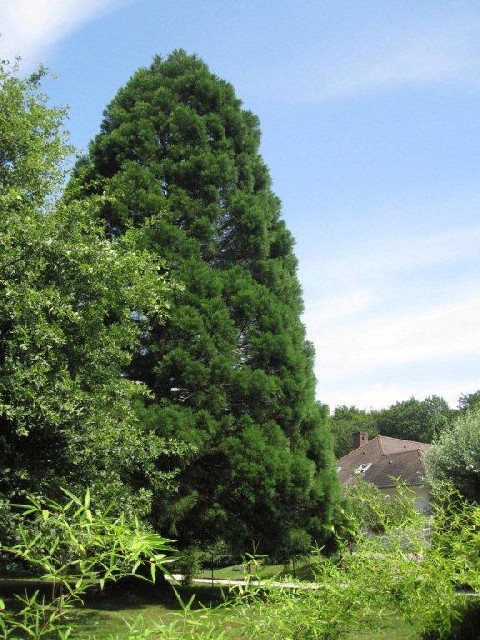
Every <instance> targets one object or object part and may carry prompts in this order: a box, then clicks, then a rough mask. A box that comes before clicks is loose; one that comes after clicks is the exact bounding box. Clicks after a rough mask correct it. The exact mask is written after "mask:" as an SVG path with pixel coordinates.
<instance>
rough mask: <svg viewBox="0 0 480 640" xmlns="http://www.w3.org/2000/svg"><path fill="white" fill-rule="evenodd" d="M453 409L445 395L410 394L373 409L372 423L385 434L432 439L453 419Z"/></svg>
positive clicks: (427, 440)
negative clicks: (388, 405)
mask: <svg viewBox="0 0 480 640" xmlns="http://www.w3.org/2000/svg"><path fill="white" fill-rule="evenodd" d="M453 413H454V412H453V411H452V409H450V407H449V406H448V403H447V401H446V400H444V398H441V397H440V396H429V397H428V398H425V400H417V399H416V398H413V397H412V398H410V399H409V400H403V401H402V402H396V403H395V404H392V405H391V406H390V407H389V408H388V409H381V410H380V411H378V412H376V415H375V423H376V427H377V429H378V431H379V432H380V433H381V434H382V435H384V436H390V437H392V438H402V439H404V440H417V441H418V442H432V440H434V439H435V438H436V437H438V435H439V434H440V433H441V432H442V431H443V429H445V428H446V427H447V426H448V425H449V424H450V423H451V421H452V417H453Z"/></svg>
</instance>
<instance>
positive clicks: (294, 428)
mask: <svg viewBox="0 0 480 640" xmlns="http://www.w3.org/2000/svg"><path fill="white" fill-rule="evenodd" d="M259 143H260V129H259V123H258V120H257V118H256V117H255V116H254V115H253V114H252V113H250V112H249V111H246V110H244V109H242V105H241V101H240V100H239V99H238V98H237V97H236V95H235V92H234V89H233V87H232V86H231V85H230V84H228V83H227V82H225V81H223V80H221V79H219V78H218V77H216V76H215V75H213V74H212V73H211V72H210V71H209V69H208V67H207V66H206V65H205V64H204V63H203V62H202V61H201V60H200V59H198V58H197V57H196V56H190V55H187V54H186V53H185V52H183V51H175V52H174V53H172V54H171V55H170V56H169V57H167V58H166V59H162V58H160V57H156V58H155V59H154V61H153V63H152V65H151V66H150V67H149V68H142V69H140V70H139V71H137V72H136V73H135V74H134V75H133V77H132V78H131V79H130V80H129V82H128V83H127V85H126V86H125V87H123V88H122V89H120V91H119V92H118V94H117V96H116V97H115V98H114V100H113V101H112V102H111V103H110V104H109V106H108V107H107V109H106V111H105V114H104V119H103V122H102V125H101V131H100V133H99V134H98V135H97V136H96V138H95V139H94V140H93V141H92V143H91V145H90V148H89V153H88V155H87V156H86V157H85V158H83V159H82V160H81V161H80V162H79V163H78V165H77V170H76V177H75V179H74V181H73V182H72V183H71V184H70V187H69V193H70V197H76V198H80V197H89V196H90V195H91V194H95V193H96V194H98V193H102V194H104V198H103V200H104V203H105V204H104V208H103V215H104V217H105V219H106V221H107V223H108V228H109V232H110V234H111V236H112V237H115V236H117V235H119V234H122V233H124V232H125V231H126V230H127V229H128V228H129V227H132V226H142V225H144V224H145V223H146V221H148V220H150V218H151V216H156V218H155V221H154V222H151V221H150V223H149V232H148V241H146V242H147V247H148V249H149V250H150V251H152V252H154V253H155V254H158V255H159V256H160V257H162V258H164V259H165V260H166V262H167V264H169V265H170V269H171V271H172V272H173V275H174V277H175V280H176V281H177V282H179V283H180V284H181V285H182V287H183V288H182V290H178V289H177V290H175V293H174V295H173V296H172V299H171V301H170V302H171V308H170V316H171V317H170V320H168V321H167V323H166V324H163V325H158V326H155V325H153V328H152V329H151V331H150V332H149V333H148V334H145V344H144V347H143V348H142V350H141V352H140V353H139V354H138V357H137V359H136V361H135V364H134V365H133V366H132V368H131V369H130V371H129V375H130V376H131V377H132V378H134V379H138V380H141V381H143V382H145V383H146V384H147V385H148V386H149V388H150V389H151V391H152V394H153V400H152V401H151V402H150V403H149V404H148V405H147V406H145V407H143V408H142V409H141V410H140V413H141V418H142V420H144V421H145V422H147V423H149V424H150V426H152V427H154V428H156V429H157V430H158V432H159V434H161V435H162V436H163V437H169V436H172V437H173V436H174V437H175V438H180V439H181V440H182V441H184V442H186V443H188V444H189V445H192V446H193V447H194V448H195V454H194V455H192V456H191V458H190V460H189V462H188V464H186V465H185V466H184V469H183V471H182V475H181V484H180V491H179V493H178V494H177V496H176V498H175V500H174V501H172V502H170V503H168V504H163V503H160V502H158V504H157V511H156V513H155V514H154V519H155V522H156V525H157V526H158V527H161V528H163V530H164V532H165V533H168V534H169V535H174V536H176V537H177V538H178V540H179V543H180V544H192V543H197V544H198V543H201V544H203V545H206V544H208V543H210V542H214V541H218V540H219V539H225V540H226V541H227V542H228V543H229V544H231V545H232V546H234V547H235V546H236V547H238V548H241V549H242V550H245V549H246V547H247V546H248V547H251V543H252V541H255V542H256V543H259V544H260V548H261V549H262V550H263V551H266V552H270V551H272V550H273V551H274V550H275V549H279V548H280V547H281V546H282V545H284V542H285V540H287V539H289V536H290V533H291V531H293V530H295V531H297V530H298V529H303V530H304V531H305V533H306V534H307V535H309V536H310V537H311V539H312V540H315V541H317V542H319V543H320V542H321V541H322V540H323V539H325V537H326V531H327V529H328V525H329V523H330V522H331V515H332V506H333V503H334V501H335V496H336V488H337V485H336V478H335V470H334V466H333V465H334V461H333V455H332V449H331V443H330V440H329V436H328V432H327V429H326V425H325V416H324V415H323V414H322V412H320V410H319V409H318V407H317V406H316V403H315V399H314V376H313V369H312V359H313V350H312V347H311V345H310V344H309V343H308V342H307V341H306V340H305V333H304V327H303V325H302V323H301V321H300V314H301V312H302V298H301V290H300V286H299V282H298V279H297V275H296V267H297V261H296V258H295V256H294V253H293V239H292V236H291V235H290V233H289V232H288V230H287V229H286V227H285V224H284V222H283V220H282V219H281V217H280V202H279V200H278V198H277V197H276V196H275V195H274V194H273V192H272V190H271V185H270V178H269V173H268V169H267V167H266V166H265V164H264V162H263V161H262V158H261V157H260V155H259ZM159 213H160V215H158V214H159ZM142 237H143V238H146V237H147V234H145V233H143V234H142ZM143 248H145V247H143Z"/></svg>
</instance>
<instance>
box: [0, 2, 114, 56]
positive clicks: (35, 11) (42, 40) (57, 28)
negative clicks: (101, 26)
mask: <svg viewBox="0 0 480 640" xmlns="http://www.w3.org/2000/svg"><path fill="white" fill-rule="evenodd" d="M122 4H124V0H3V1H2V2H1V3H0V33H1V37H0V57H2V58H4V59H10V60H13V59H14V58H15V57H16V56H21V57H22V59H23V67H24V68H27V69H28V68H31V67H32V66H34V65H36V64H38V63H39V62H41V61H43V60H44V58H45V56H46V55H47V53H48V49H49V48H50V47H51V46H53V45H55V44H56V43H57V42H59V41H60V40H62V39H63V38H65V37H67V36H68V35H70V34H71V33H72V32H73V31H75V30H76V29H78V28H79V27H81V26H82V25H83V24H85V23H86V22H88V21H89V20H91V19H93V18H95V17H97V16H98V15H100V14H102V13H103V12H105V11H106V10H108V9H111V8H114V7H116V6H120V5H122Z"/></svg>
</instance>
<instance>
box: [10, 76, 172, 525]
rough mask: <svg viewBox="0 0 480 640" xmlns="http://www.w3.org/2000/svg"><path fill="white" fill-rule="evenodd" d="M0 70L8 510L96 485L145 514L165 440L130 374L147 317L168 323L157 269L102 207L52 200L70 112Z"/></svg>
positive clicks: (33, 82) (98, 491) (31, 83)
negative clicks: (145, 419)
mask: <svg viewBox="0 0 480 640" xmlns="http://www.w3.org/2000/svg"><path fill="white" fill-rule="evenodd" d="M41 75H42V74H41V73H39V74H35V75H34V76H32V77H30V78H27V79H22V78H20V77H19V76H18V75H17V74H16V73H15V71H13V72H12V71H11V70H10V69H9V68H8V67H6V66H0V139H1V140H2V149H1V150H0V207H1V210H2V217H1V221H0V488H1V491H2V501H1V502H2V505H1V513H2V517H3V518H4V523H5V524H7V525H8V503H9V501H14V502H17V501H19V500H20V499H21V497H22V495H23V494H24V493H25V492H35V493H36V494H44V495H45V494H50V495H51V494H52V492H53V491H55V490H56V489H57V488H58V486H59V485H63V486H65V487H73V488H77V487H85V486H88V485H89V486H91V487H92V491H93V493H94V494H95V495H96V497H97V498H98V499H100V502H101V503H102V501H103V504H105V503H109V502H111V501H115V502H116V503H117V504H121V505H122V506H123V507H125V509H126V510H127V511H128V510H131V511H135V512H137V513H138V512H145V511H149V508H150V505H149V503H150V501H151V496H152V492H154V491H155V490H156V489H157V487H158V484H159V483H160V481H161V476H160V474H159V472H158V470H157V467H156V464H155V463H156V460H157V458H158V457H159V456H162V455H164V453H165V452H166V451H167V450H169V445H168V443H167V441H166V440H165V439H163V438H160V437H159V436H158V435H157V434H155V433H154V432H152V431H151V430H149V429H148V428H144V426H143V425H142V424H141V423H140V422H139V420H138V418H137V417H136V415H135V412H134V410H133V404H134V402H136V401H137V400H138V398H139V397H141V396H142V395H143V394H144V393H145V392H146V389H145V387H144V386H142V385H139V384H136V383H135V382H134V381H132V380H128V379H127V378H125V377H124V376H122V371H123V369H124V368H125V367H126V366H128V364H129V362H130V360H131V357H132V354H133V352H134V351H135V349H136V348H137V347H138V344H139V340H140V335H141V333H142V332H144V331H145V330H147V329H148V326H147V324H146V314H147V313H148V315H149V317H150V318H152V319H153V318H155V321H156V322H157V324H160V322H161V319H162V317H163V314H164V297H165V290H166V288H167V285H166V283H165V279H164V278H163V277H162V276H160V275H159V274H158V268H159V263H158V261H156V260H153V259H152V256H151V254H149V253H147V252H146V251H142V250H141V249H138V242H137V240H136V239H135V240H134V239H133V238H132V236H131V235H130V237H129V235H128V234H127V235H125V236H123V237H122V238H120V239H118V240H117V241H116V242H114V243H112V242H108V241H107V239H106V238H105V230H104V223H103V221H100V219H99V218H98V206H97V204H96V203H95V202H94V201H93V200H92V201H90V202H88V203H87V202H70V203H69V204H68V205H66V204H59V205H55V203H54V200H53V196H54V195H55V190H56V188H57V187H58V186H59V180H61V178H62V169H61V163H62V161H63V159H64V158H65V156H66V155H67V154H68V153H69V148H68V147H67V146H66V145H65V141H64V138H63V130H62V117H63V112H62V111H61V110H58V109H55V108H51V107H50V106H48V104H47V102H46V98H45V97H44V96H43V95H42V94H41V92H40V86H39V83H40V79H41Z"/></svg>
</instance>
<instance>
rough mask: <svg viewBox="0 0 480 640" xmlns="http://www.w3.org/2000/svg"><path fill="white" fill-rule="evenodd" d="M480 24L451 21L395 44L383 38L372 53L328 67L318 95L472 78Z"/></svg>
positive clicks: (344, 94)
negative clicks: (441, 27)
mask: <svg viewBox="0 0 480 640" xmlns="http://www.w3.org/2000/svg"><path fill="white" fill-rule="evenodd" d="M479 34H480V25H479V24H477V23H468V24H461V25H449V27H448V28H446V29H445V30H444V31H443V32H442V33H430V34H422V35H421V36H417V35H416V34H412V35H411V36H410V38H409V39H408V40H405V41H404V42H402V43H400V44H397V43H395V38H393V40H394V42H393V43H392V44H390V43H389V42H384V43H383V46H380V47H378V48H377V49H376V50H375V51H372V52H366V53H364V52H361V53H360V55H359V52H356V51H352V52H351V53H352V54H353V55H350V56H349V57H348V58H346V59H343V60H337V61H336V64H335V65H334V66H332V67H330V68H328V69H327V70H326V72H325V75H324V77H323V78H322V80H321V82H320V83H319V85H318V86H317V90H318V94H317V96H318V99H320V100H328V99H333V98H343V97H349V96H356V95H359V94H364V93H367V92H371V91H378V90H383V89H385V88H392V87H398V86H402V85H415V84H423V83H433V82H444V81H446V80H450V79H458V78H469V79H470V78H471V76H472V73H474V74H475V73H476V72H478V69H479V62H478V53H479V45H478V36H479Z"/></svg>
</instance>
